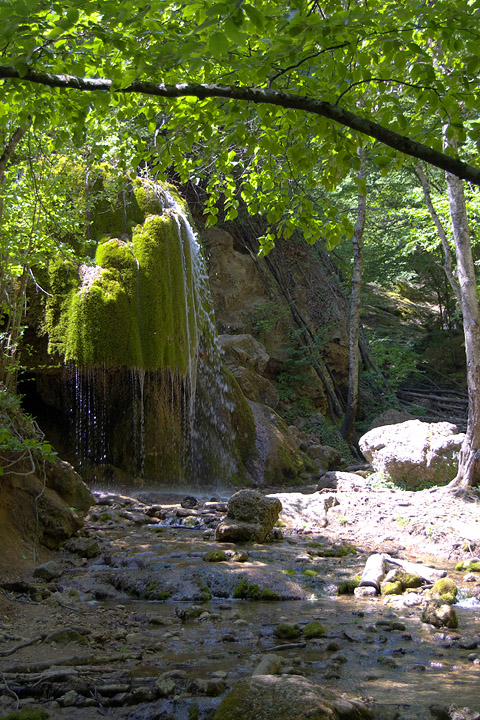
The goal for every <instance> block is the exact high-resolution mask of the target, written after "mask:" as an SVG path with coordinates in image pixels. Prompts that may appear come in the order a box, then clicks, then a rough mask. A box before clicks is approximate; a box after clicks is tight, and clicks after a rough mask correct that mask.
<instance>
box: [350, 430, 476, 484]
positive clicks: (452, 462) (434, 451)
mask: <svg viewBox="0 0 480 720" xmlns="http://www.w3.org/2000/svg"><path fill="white" fill-rule="evenodd" d="M463 438H464V435H463V433H459V432H458V428H457V427H456V425H452V424H451V423H447V422H439V423H424V422H421V421H420V420H408V421H407V422H403V423H400V424H396V425H386V426H382V427H378V428H375V429H374V430H369V431H368V432H367V433H366V434H365V435H363V437H361V438H360V441H359V446H360V450H361V451H362V453H363V454H364V455H365V458H366V459H367V461H368V462H370V463H371V464H372V465H373V467H374V468H375V470H376V471H378V472H381V473H383V474H384V475H385V476H386V477H388V478H390V479H391V480H393V481H394V482H400V483H402V484H404V485H406V486H407V487H408V488H410V489H417V488H420V487H422V486H424V485H425V484H438V485H444V484H446V483H448V482H449V481H450V480H452V479H453V478H454V477H455V473H456V468H457V459H458V453H459V451H460V448H461V446H462V442H463Z"/></svg>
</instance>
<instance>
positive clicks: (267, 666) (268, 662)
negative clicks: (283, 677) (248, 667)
mask: <svg viewBox="0 0 480 720" xmlns="http://www.w3.org/2000/svg"><path fill="white" fill-rule="evenodd" d="M282 659H283V658H281V657H280V655H274V654H273V653H269V654H268V655H265V656H264V657H263V658H262V659H261V660H260V662H259V664H258V665H257V667H256V668H255V670H254V671H253V673H252V675H276V673H278V671H279V670H280V666H281V664H282Z"/></svg>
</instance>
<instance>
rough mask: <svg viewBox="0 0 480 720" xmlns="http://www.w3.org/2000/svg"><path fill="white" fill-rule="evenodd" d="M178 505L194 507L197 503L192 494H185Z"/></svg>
mask: <svg viewBox="0 0 480 720" xmlns="http://www.w3.org/2000/svg"><path fill="white" fill-rule="evenodd" d="M180 505H181V506H182V508H194V507H196V506H197V505H198V500H197V498H196V497H194V496H193V495H186V496H185V497H184V498H183V500H182V501H181V503H180Z"/></svg>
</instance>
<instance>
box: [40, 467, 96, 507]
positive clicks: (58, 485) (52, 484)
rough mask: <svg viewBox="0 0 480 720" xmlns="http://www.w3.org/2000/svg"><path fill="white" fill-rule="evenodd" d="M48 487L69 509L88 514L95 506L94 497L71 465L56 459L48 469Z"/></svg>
mask: <svg viewBox="0 0 480 720" xmlns="http://www.w3.org/2000/svg"><path fill="white" fill-rule="evenodd" d="M47 486H48V487H49V488H51V489H52V490H55V492H56V493H57V494H58V495H59V496H60V497H61V498H62V500H64V501H65V502H66V503H67V505H68V506H69V507H73V508H76V509H77V510H81V511H82V512H86V511H87V510H88V508H89V507H90V506H91V505H93V502H94V500H93V495H92V493H91V492H90V490H89V489H88V487H87V486H86V485H85V483H84V482H83V480H82V478H81V477H80V475H79V474H78V473H77V472H75V470H74V469H73V467H72V466H71V465H70V463H68V462H66V461H65V460H61V459H60V458H55V460H54V461H53V462H51V463H50V464H49V467H48V469H47Z"/></svg>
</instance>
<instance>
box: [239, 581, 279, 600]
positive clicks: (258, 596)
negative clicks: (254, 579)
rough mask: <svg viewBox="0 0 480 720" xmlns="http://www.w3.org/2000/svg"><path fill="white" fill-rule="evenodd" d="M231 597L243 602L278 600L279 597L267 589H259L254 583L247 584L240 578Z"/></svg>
mask: <svg viewBox="0 0 480 720" xmlns="http://www.w3.org/2000/svg"><path fill="white" fill-rule="evenodd" d="M233 597H234V598H237V599H244V600H266V601H268V600H279V599H280V598H279V596H278V594H277V593H276V592H274V591H273V590H270V589H269V588H263V589H260V587H259V586H258V585H256V584H255V583H249V582H248V581H247V580H246V578H242V579H241V580H240V582H239V583H238V585H235V587H234V588H233Z"/></svg>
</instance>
